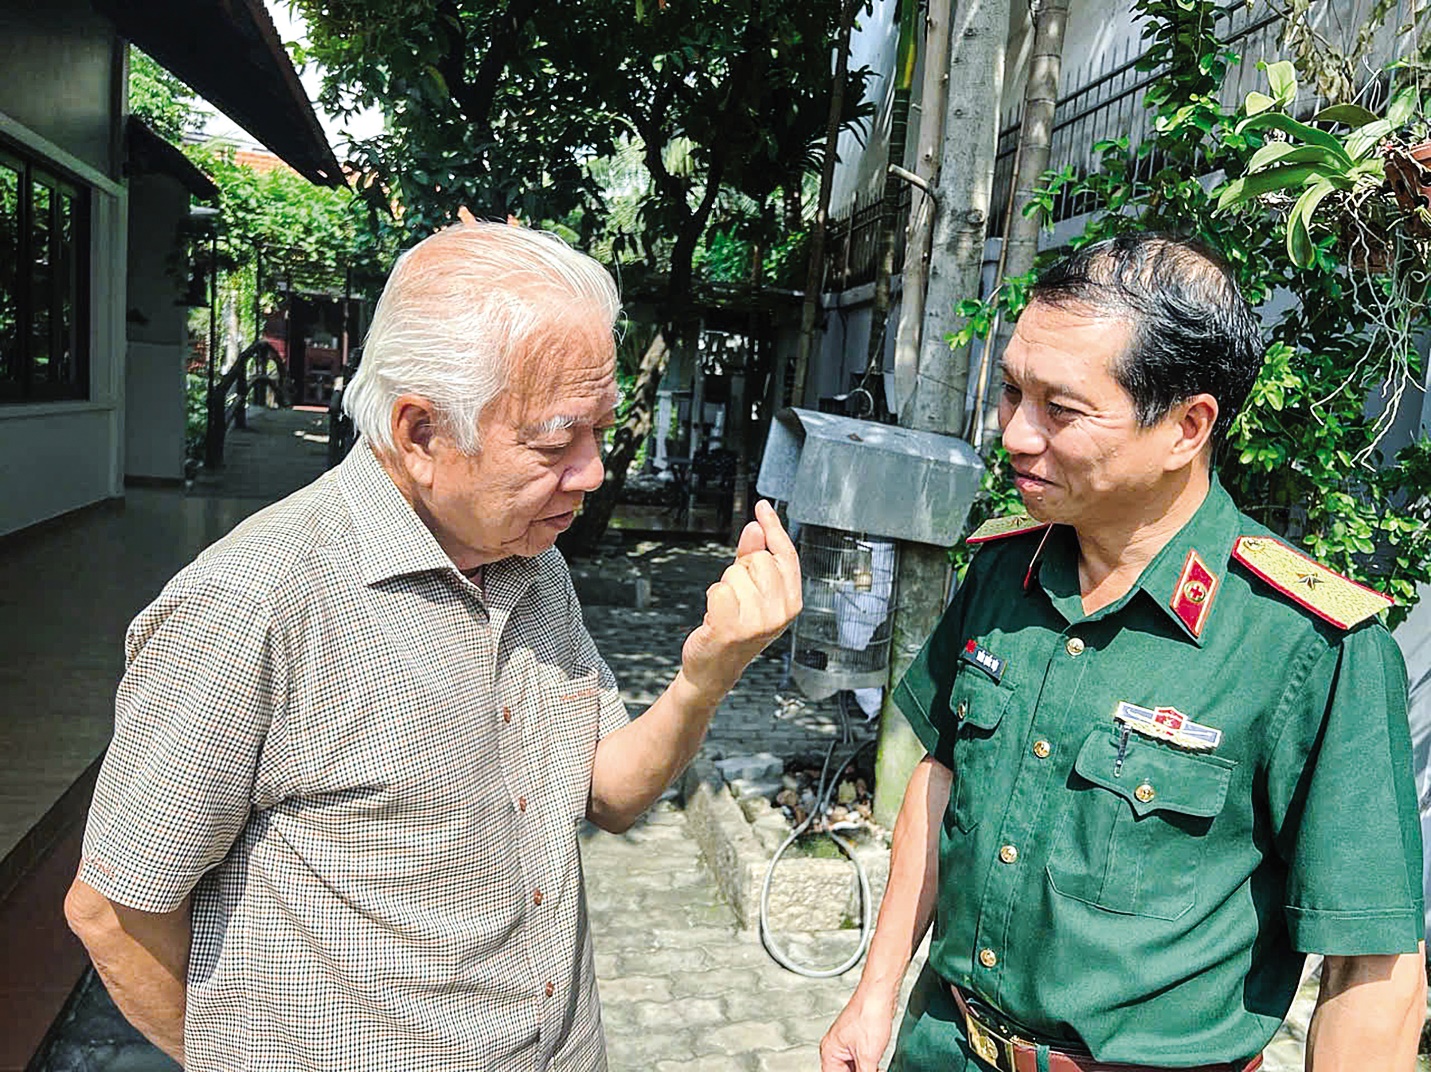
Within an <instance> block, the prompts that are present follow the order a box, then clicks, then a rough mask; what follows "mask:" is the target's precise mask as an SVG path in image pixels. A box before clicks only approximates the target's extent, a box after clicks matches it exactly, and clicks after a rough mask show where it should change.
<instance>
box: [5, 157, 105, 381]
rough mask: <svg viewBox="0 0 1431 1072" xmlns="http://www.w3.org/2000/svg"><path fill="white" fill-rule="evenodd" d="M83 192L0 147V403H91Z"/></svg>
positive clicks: (86, 209)
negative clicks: (87, 401) (59, 401)
mask: <svg viewBox="0 0 1431 1072" xmlns="http://www.w3.org/2000/svg"><path fill="white" fill-rule="evenodd" d="M88 313H89V190H88V189H87V188H86V187H84V186H82V185H81V184H79V183H76V182H74V181H73V180H71V179H67V178H63V177H61V176H60V175H59V174H57V173H56V172H54V171H51V170H49V169H47V168H46V167H44V166H43V165H42V164H40V163H38V162H37V161H34V160H31V159H30V158H29V157H27V156H26V155H24V154H23V153H21V152H18V151H16V150H13V149H10V148H8V147H6V146H0V403H3V402H43V401H51V400H58V399H84V398H88V397H89V323H88Z"/></svg>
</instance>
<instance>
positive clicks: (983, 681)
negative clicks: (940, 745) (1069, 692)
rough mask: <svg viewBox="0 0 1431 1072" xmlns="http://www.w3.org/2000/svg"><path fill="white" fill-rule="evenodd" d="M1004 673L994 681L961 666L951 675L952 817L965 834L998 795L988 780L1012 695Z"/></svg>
mask: <svg viewBox="0 0 1431 1072" xmlns="http://www.w3.org/2000/svg"><path fill="white" fill-rule="evenodd" d="M1014 689H1015V686H1014V683H1013V682H1011V681H1009V679H1008V675H1007V674H1006V675H1005V676H1004V679H1003V680H1002V681H1001V682H999V683H997V684H996V683H995V682H994V681H992V680H991V679H990V678H988V677H986V676H985V675H984V674H982V673H980V672H979V671H977V670H972V669H963V670H961V671H960V672H959V674H958V675H957V676H956V677H955V679H954V687H953V690H952V692H951V693H950V696H949V712H950V714H952V715H953V716H954V721H955V725H956V737H955V740H954V793H953V805H952V806H953V809H954V822H955V823H956V824H957V825H958V827H959V829H960V830H962V831H964V832H965V833H968V832H969V831H970V830H972V829H973V828H974V827H975V826H977V825H978V824H979V820H980V819H981V818H982V817H983V813H984V811H985V809H986V808H987V807H988V806H989V804H990V803H991V802H992V800H993V798H994V797H995V796H996V795H997V794H996V793H994V792H993V791H992V783H993V781H994V778H995V776H996V775H997V774H998V770H999V757H1000V753H1001V752H1002V750H1003V746H1004V739H1005V738H1006V737H1007V736H1008V735H1007V734H1000V733H999V723H1000V722H1002V721H1003V718H1004V712H1005V711H1006V710H1007V709H1008V706H1009V703H1010V702H1011V701H1012V700H1013V697H1014Z"/></svg>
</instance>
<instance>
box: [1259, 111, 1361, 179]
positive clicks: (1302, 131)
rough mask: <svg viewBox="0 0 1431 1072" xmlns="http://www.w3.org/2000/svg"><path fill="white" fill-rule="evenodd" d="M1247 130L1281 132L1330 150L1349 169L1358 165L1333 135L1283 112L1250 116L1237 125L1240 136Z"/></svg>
mask: <svg viewBox="0 0 1431 1072" xmlns="http://www.w3.org/2000/svg"><path fill="white" fill-rule="evenodd" d="M1246 130H1280V131H1281V132H1282V133H1284V134H1286V135H1287V136H1288V137H1290V138H1296V139H1297V140H1298V141H1301V142H1305V143H1306V144H1308V145H1320V146H1321V147H1322V148H1324V149H1328V150H1330V151H1331V152H1332V154H1333V155H1335V156H1336V157H1337V158H1338V159H1339V160H1341V161H1342V162H1343V163H1345V164H1346V165H1347V166H1348V167H1350V166H1351V165H1352V164H1354V163H1356V161H1354V160H1353V159H1352V158H1351V156H1350V155H1348V153H1347V151H1346V149H1345V148H1343V147H1342V143H1341V142H1340V141H1338V140H1337V139H1336V138H1335V137H1334V136H1333V135H1331V134H1328V133H1327V132H1326V131H1325V130H1320V129H1318V128H1317V127H1312V126H1308V125H1307V124H1306V123H1299V122H1297V121H1296V120H1295V119H1293V118H1292V117H1291V116H1290V115H1284V114H1283V113H1282V112H1263V113H1262V114H1261V115H1253V116H1249V117H1248V118H1246V119H1244V120H1243V121H1242V122H1240V123H1238V124H1237V132H1238V133H1239V134H1241V133H1242V132H1243V131H1246Z"/></svg>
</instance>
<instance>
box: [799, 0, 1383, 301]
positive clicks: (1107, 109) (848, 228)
mask: <svg viewBox="0 0 1431 1072" xmlns="http://www.w3.org/2000/svg"><path fill="white" fill-rule="evenodd" d="M1409 2H1410V0H1400V2H1399V3H1398V5H1397V11H1396V12H1395V14H1394V16H1393V17H1392V18H1390V19H1388V20H1387V25H1388V26H1389V27H1393V28H1394V27H1396V26H1400V25H1402V24H1404V23H1405V21H1406V17H1407V13H1408V11H1409V8H1408V4H1409ZM1326 3H1327V8H1326V11H1327V13H1328V15H1329V18H1330V21H1329V22H1328V23H1327V24H1326V25H1324V26H1323V27H1322V29H1323V30H1324V31H1325V33H1326V34H1327V36H1328V37H1329V38H1333V39H1334V38H1342V37H1347V36H1348V35H1350V34H1354V33H1355V32H1356V31H1357V30H1358V29H1359V27H1360V24H1361V19H1360V14H1361V11H1360V9H1361V8H1362V7H1363V6H1365V0H1351V2H1349V3H1348V2H1346V0H1335V2H1333V0H1326ZM1343 8H1344V9H1345V10H1343ZM1224 18H1225V20H1226V28H1225V30H1224V33H1223V36H1222V39H1223V41H1224V42H1225V43H1226V44H1227V45H1229V46H1230V47H1231V48H1232V49H1233V51H1235V52H1236V53H1237V54H1238V55H1239V56H1240V57H1241V62H1240V63H1238V64H1235V65H1234V66H1233V67H1232V68H1231V69H1230V70H1229V71H1228V74H1227V78H1226V80H1225V81H1224V82H1223V87H1222V100H1223V103H1224V104H1226V105H1229V106H1232V105H1236V104H1237V103H1239V102H1241V101H1242V99H1243V98H1244V97H1246V95H1247V94H1248V93H1249V92H1250V91H1252V90H1254V89H1265V82H1266V75H1265V74H1264V73H1263V72H1262V71H1261V70H1260V69H1259V68H1258V62H1259V61H1263V60H1265V61H1269V62H1270V61H1271V60H1274V59H1278V58H1282V56H1283V43H1282V38H1283V35H1284V31H1285V23H1284V17H1283V15H1282V14H1281V13H1280V11H1277V10H1272V9H1271V8H1270V5H1266V4H1257V5H1247V4H1239V5H1237V6H1236V7H1235V8H1233V9H1232V10H1231V11H1230V12H1229V13H1228V14H1227V15H1225V16H1224ZM1340 43H1342V44H1346V43H1347V42H1340ZM1142 58H1143V53H1142V52H1141V51H1139V50H1138V49H1137V44H1136V43H1135V42H1134V41H1133V40H1131V39H1130V40H1129V41H1128V42H1127V43H1125V44H1124V46H1123V47H1122V49H1121V50H1109V51H1107V52H1105V53H1103V54H1101V55H1098V56H1095V57H1092V58H1091V59H1090V60H1089V61H1088V62H1087V63H1086V64H1085V65H1083V66H1082V67H1072V68H1071V69H1066V70H1065V72H1064V77H1063V79H1062V81H1063V82H1064V83H1065V84H1067V85H1072V86H1074V87H1076V88H1074V89H1071V90H1069V91H1068V92H1067V93H1064V94H1063V95H1062V96H1061V97H1059V99H1058V104H1057V112H1056V119H1055V122H1054V128H1053V140H1052V145H1051V150H1050V154H1049V168H1050V169H1051V170H1055V171H1061V170H1063V169H1064V168H1067V167H1072V168H1073V169H1074V170H1075V171H1086V170H1088V169H1090V168H1092V167H1094V166H1095V165H1096V164H1097V162H1098V158H1097V153H1095V151H1094V148H1093V147H1094V146H1095V145H1097V144H1098V143H1099V142H1102V141H1105V140H1109V139H1113V138H1117V137H1127V139H1128V144H1129V149H1130V150H1132V149H1135V148H1136V147H1137V146H1138V145H1139V144H1140V143H1142V142H1143V141H1144V140H1146V139H1147V138H1148V136H1149V135H1150V134H1151V132H1152V115H1151V112H1150V110H1149V109H1147V108H1145V107H1144V106H1143V91H1144V90H1145V89H1146V88H1147V86H1148V84H1149V83H1150V82H1151V81H1153V79H1155V78H1157V77H1158V73H1159V72H1157V71H1140V70H1138V65H1139V63H1140V61H1141V60H1142ZM1385 58H1389V57H1385ZM1379 67H1380V65H1379V64H1372V65H1369V66H1368V68H1367V70H1366V71H1365V72H1363V74H1364V78H1363V81H1364V83H1368V84H1369V83H1377V82H1378V81H1379V79H1380V71H1379ZM1372 88H1373V90H1375V89H1376V86H1373V87H1372ZM1375 99H1376V93H1375V92H1373V93H1372V94H1370V99H1369V100H1368V101H1367V103H1368V104H1369V105H1371V106H1374V105H1375ZM1322 103H1323V102H1321V101H1320V100H1319V99H1317V98H1315V97H1314V96H1311V95H1308V96H1307V97H1306V98H1305V99H1303V100H1301V101H1300V102H1299V107H1298V109H1297V110H1298V112H1299V113H1301V114H1303V115H1307V114H1311V113H1313V112H1314V111H1315V110H1316V109H1317V108H1318V107H1320V105H1321V104H1322ZM1021 112H1022V102H1020V104H1019V105H1016V106H1015V107H1013V108H1011V109H1009V110H1007V111H1006V112H1005V114H1004V117H1003V121H1002V122H1001V123H1000V128H999V141H998V148H997V153H996V157H995V162H994V186H993V192H992V197H991V199H990V205H991V209H990V219H989V231H988V233H989V234H990V235H991V236H998V235H1000V234H1002V233H1003V231H1004V225H1005V217H1006V214H1007V212H1008V202H1009V191H1010V187H1011V185H1012V183H1013V172H1014V163H1015V160H1014V157H1015V153H1016V149H1017V145H1018V138H1019V127H1020V118H1021ZM1133 166H1134V174H1133V178H1134V179H1147V178H1149V177H1150V176H1151V175H1152V174H1153V173H1154V172H1155V171H1156V170H1157V169H1158V168H1159V167H1161V166H1162V161H1161V160H1159V159H1158V158H1157V157H1156V155H1153V154H1149V155H1146V156H1142V157H1137V156H1136V155H1135V157H1134V165H1133ZM909 204H910V191H909V188H908V187H907V186H906V187H905V189H904V196H903V198H902V200H901V207H900V212H899V216H898V225H897V226H898V232H899V237H898V245H899V248H898V251H897V253H896V259H895V271H896V272H899V271H900V270H902V268H903V264H904V223H905V221H906V220H908V218H909ZM1091 207H1092V205H1091V204H1090V203H1089V202H1088V199H1087V198H1086V197H1079V196H1076V195H1075V194H1074V193H1073V192H1072V191H1070V190H1068V189H1067V188H1065V189H1064V190H1061V191H1060V192H1059V195H1058V196H1057V197H1056V198H1055V201H1054V213H1053V218H1054V221H1058V220H1064V219H1068V218H1070V217H1073V216H1077V215H1080V214H1082V213H1083V212H1086V211H1088V210H1089V209H1090V208H1091ZM878 217H879V195H878V193H877V192H875V193H872V194H867V195H865V196H864V197H862V198H859V199H857V200H856V202H855V205H854V207H853V210H852V211H849V212H847V213H845V214H843V215H841V216H839V217H837V218H835V219H832V220H831V221H830V225H829V226H830V232H829V239H828V241H827V245H826V249H827V254H826V259H825V265H826V269H825V290H826V291H841V290H847V289H849V288H850V287H855V286H859V285H860V284H862V283H868V282H870V281H871V280H873V279H874V275H875V257H876V255H877V252H876V250H875V236H876V230H877V226H878Z"/></svg>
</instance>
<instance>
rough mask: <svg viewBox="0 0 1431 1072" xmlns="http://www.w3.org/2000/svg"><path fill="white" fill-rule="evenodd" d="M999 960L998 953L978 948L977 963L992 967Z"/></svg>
mask: <svg viewBox="0 0 1431 1072" xmlns="http://www.w3.org/2000/svg"><path fill="white" fill-rule="evenodd" d="M998 962H999V955H998V954H997V953H995V952H994V951H993V950H992V949H981V950H979V963H980V964H982V965H983V966H984V967H986V968H992V967H993V966H994V965H995V964H997V963H998Z"/></svg>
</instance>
